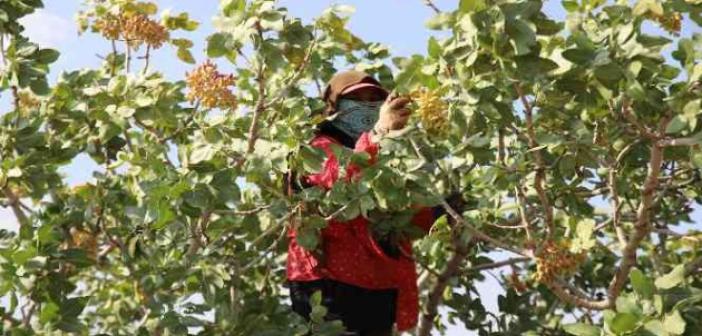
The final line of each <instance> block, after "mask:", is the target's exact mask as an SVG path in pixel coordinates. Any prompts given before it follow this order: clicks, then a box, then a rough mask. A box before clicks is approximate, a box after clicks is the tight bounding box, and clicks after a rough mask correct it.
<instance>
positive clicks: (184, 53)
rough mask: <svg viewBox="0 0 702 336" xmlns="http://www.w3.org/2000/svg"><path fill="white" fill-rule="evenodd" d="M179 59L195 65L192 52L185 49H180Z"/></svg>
mask: <svg viewBox="0 0 702 336" xmlns="http://www.w3.org/2000/svg"><path fill="white" fill-rule="evenodd" d="M177 55H178V59H180V60H181V61H183V62H185V63H188V64H195V58H194V57H193V54H192V53H191V52H190V50H188V49H185V48H178V53H177Z"/></svg>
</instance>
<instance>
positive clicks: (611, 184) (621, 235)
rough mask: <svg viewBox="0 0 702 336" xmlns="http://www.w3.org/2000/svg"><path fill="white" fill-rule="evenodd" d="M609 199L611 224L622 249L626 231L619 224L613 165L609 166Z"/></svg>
mask: <svg viewBox="0 0 702 336" xmlns="http://www.w3.org/2000/svg"><path fill="white" fill-rule="evenodd" d="M607 183H608V184H609V192H610V199H611V203H612V224H613V225H614V231H615V232H616V234H617V239H618V240H619V248H620V249H624V247H625V246H626V245H627V240H626V233H625V232H624V229H623V228H622V226H621V211H622V207H621V204H620V201H619V192H617V169H616V168H615V167H614V165H612V166H610V167H609V176H608V182H607Z"/></svg>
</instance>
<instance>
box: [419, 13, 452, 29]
mask: <svg viewBox="0 0 702 336" xmlns="http://www.w3.org/2000/svg"><path fill="white" fill-rule="evenodd" d="M452 20H453V15H451V14H450V13H439V14H437V15H435V16H434V17H432V18H430V19H429V20H427V21H426V22H425V23H424V25H425V26H426V27H427V28H429V29H432V30H444V29H448V28H449V27H450V26H451V24H452Z"/></svg>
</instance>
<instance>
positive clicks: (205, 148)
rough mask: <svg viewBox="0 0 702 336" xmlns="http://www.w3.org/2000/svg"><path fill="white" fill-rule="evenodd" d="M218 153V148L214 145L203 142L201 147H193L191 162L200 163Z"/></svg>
mask: <svg viewBox="0 0 702 336" xmlns="http://www.w3.org/2000/svg"><path fill="white" fill-rule="evenodd" d="M216 153H217V150H216V148H215V147H214V146H212V145H210V144H202V145H200V146H199V147H196V148H195V149H193V151H192V152H190V160H189V163H190V164H198V163H200V162H203V161H209V160H211V159H212V158H213V157H214V155H215V154H216Z"/></svg>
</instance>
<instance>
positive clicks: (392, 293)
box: [288, 279, 397, 336]
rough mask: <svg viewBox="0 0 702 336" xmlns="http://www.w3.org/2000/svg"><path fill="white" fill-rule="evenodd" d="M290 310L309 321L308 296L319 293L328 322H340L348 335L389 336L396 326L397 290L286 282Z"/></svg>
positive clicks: (333, 282)
mask: <svg viewBox="0 0 702 336" xmlns="http://www.w3.org/2000/svg"><path fill="white" fill-rule="evenodd" d="M288 285H289V287H290V298H291V300H292V309H293V311H295V312H296V313H298V314H300V315H301V316H303V317H304V318H305V319H308V320H309V315H310V312H311V311H312V308H311V306H310V297H311V296H312V294H314V292H315V291H318V290H319V291H321V292H322V305H324V306H325V307H326V308H327V309H328V313H327V316H326V317H325V318H326V319H327V320H341V321H342V322H343V323H344V326H345V327H346V330H347V332H348V335H356V336H390V335H392V327H393V324H394V323H395V309H396V307H395V302H396V299H397V290H396V289H379V290H376V289H366V288H361V287H357V286H353V285H349V284H345V283H342V282H338V281H334V280H328V279H322V280H315V281H289V282H288Z"/></svg>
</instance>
